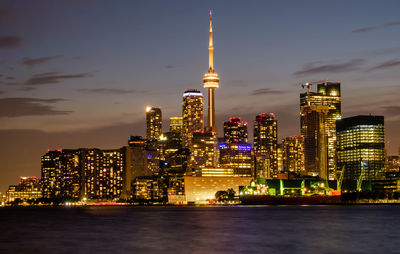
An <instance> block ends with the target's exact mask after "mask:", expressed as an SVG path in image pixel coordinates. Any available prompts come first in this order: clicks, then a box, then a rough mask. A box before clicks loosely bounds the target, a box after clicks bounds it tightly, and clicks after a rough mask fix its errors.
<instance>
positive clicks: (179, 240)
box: [0, 206, 400, 254]
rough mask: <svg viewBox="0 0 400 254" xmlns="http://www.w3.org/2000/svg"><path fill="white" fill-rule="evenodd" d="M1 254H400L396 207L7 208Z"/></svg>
mask: <svg viewBox="0 0 400 254" xmlns="http://www.w3.org/2000/svg"><path fill="white" fill-rule="evenodd" d="M0 253H36V254H40V253H400V206H257V207H245V206H243V207H240V206H239V207H87V208H61V207H60V208H56V207H43V208H41V207H38V208H7V207H6V208H1V209H0Z"/></svg>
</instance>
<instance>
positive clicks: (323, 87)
mask: <svg viewBox="0 0 400 254" xmlns="http://www.w3.org/2000/svg"><path fill="white" fill-rule="evenodd" d="M306 85H307V86H308V92H306V93H302V94H300V128H301V135H302V136H304V144H305V147H304V149H305V156H306V158H305V168H306V171H307V172H309V173H315V174H319V176H320V177H321V178H324V179H330V180H333V179H336V169H337V168H336V125H335V124H336V120H338V119H340V118H341V116H342V113H341V94H340V83H338V82H320V83H319V82H317V92H311V91H310V84H308V83H307V84H306ZM322 132H323V133H322ZM322 136H324V137H322ZM325 139H326V140H325ZM321 145H323V147H321ZM321 149H322V150H324V151H321ZM325 152H326V155H325ZM325 157H326V158H325ZM321 167H323V168H321ZM326 171H327V172H326ZM325 175H326V176H325Z"/></svg>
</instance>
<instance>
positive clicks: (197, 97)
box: [182, 89, 204, 148]
mask: <svg viewBox="0 0 400 254" xmlns="http://www.w3.org/2000/svg"><path fill="white" fill-rule="evenodd" d="M203 116H204V110H203V94H202V93H201V92H200V91H199V90H196V89H188V90H186V91H185V92H184V93H183V103H182V145H183V147H185V148H189V147H190V146H191V143H192V139H193V133H194V132H201V131H203V130H204V122H203Z"/></svg>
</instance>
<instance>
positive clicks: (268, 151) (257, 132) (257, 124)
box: [254, 113, 279, 177]
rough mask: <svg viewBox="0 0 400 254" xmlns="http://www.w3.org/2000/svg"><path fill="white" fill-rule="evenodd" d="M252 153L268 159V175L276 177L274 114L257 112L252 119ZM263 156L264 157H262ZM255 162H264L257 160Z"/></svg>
mask: <svg viewBox="0 0 400 254" xmlns="http://www.w3.org/2000/svg"><path fill="white" fill-rule="evenodd" d="M254 153H255V156H256V157H258V158H265V159H267V160H268V161H269V163H268V164H269V171H270V172H268V174H269V176H270V177H276V176H277V174H278V173H279V168H278V123H277V120H276V119H275V114H273V113H270V114H266V113H263V114H259V115H258V116H257V117H256V120H255V121H254ZM264 156H265V157H264ZM257 164H265V163H263V162H258V163H257Z"/></svg>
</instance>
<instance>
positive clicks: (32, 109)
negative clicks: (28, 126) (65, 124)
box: [0, 97, 72, 117]
mask: <svg viewBox="0 0 400 254" xmlns="http://www.w3.org/2000/svg"><path fill="white" fill-rule="evenodd" d="M61 101H65V99H61V98H54V99H38V98H23V97H22V98H0V117H21V116H44V115H67V114H69V113H71V112H72V111H62V110H55V109H54V106H53V105H54V104H55V103H58V102H61Z"/></svg>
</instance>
